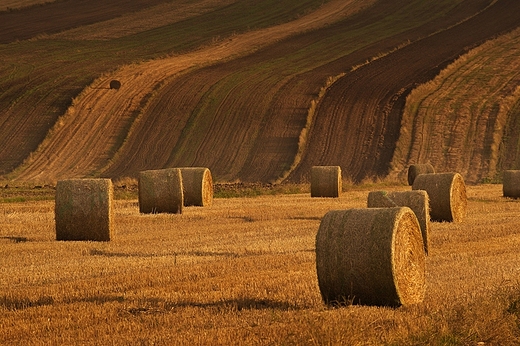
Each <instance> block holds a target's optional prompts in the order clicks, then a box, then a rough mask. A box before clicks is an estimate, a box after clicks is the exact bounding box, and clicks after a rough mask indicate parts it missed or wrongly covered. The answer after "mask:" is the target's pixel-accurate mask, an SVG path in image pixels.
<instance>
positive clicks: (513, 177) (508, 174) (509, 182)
mask: <svg viewBox="0 0 520 346" xmlns="http://www.w3.org/2000/svg"><path fill="white" fill-rule="evenodd" d="M502 193H503V196H504V197H511V198H520V171H519V170H507V171H504V174H503V177H502Z"/></svg>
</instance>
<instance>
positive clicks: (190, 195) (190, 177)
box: [179, 167, 213, 207]
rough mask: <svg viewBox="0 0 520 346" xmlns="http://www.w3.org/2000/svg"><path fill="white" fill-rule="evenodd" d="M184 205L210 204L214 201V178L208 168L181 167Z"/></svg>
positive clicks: (199, 205) (201, 205) (200, 205)
mask: <svg viewBox="0 0 520 346" xmlns="http://www.w3.org/2000/svg"><path fill="white" fill-rule="evenodd" d="M179 169H180V170H181V174H182V185H183V188H184V206H185V207H188V206H198V207H204V206H209V205H211V204H212V203H213V178H212V177H211V172H210V170H209V169H208V168H204V167H180V168H179Z"/></svg>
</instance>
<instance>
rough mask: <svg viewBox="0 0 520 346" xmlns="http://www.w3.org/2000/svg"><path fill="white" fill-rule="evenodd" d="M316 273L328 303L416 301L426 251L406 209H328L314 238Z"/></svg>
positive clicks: (421, 285)
mask: <svg viewBox="0 0 520 346" xmlns="http://www.w3.org/2000/svg"><path fill="white" fill-rule="evenodd" d="M316 270H317V276H318V285H319V288H320V292H321V295H322V298H323V300H324V302H325V303H326V304H329V305H338V304H345V303H347V304H348V303H352V304H363V305H377V306H394V307H395V306H400V305H411V304H416V303H419V302H421V301H422V300H423V298H424V291H425V253H424V249H423V240H422V236H421V230H420V228H419V223H418V221H417V218H416V216H415V214H414V213H413V211H412V210H411V209H410V208H407V207H394V208H368V209H348V210H333V211H329V212H328V213H327V214H325V216H324V217H323V219H322V221H321V224H320V227H319V229H318V233H317V235H316Z"/></svg>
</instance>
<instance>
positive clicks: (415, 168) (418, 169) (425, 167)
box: [408, 163, 435, 186]
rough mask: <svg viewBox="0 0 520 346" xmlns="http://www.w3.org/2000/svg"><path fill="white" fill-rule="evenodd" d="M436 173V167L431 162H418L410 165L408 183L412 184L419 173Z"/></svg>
mask: <svg viewBox="0 0 520 346" xmlns="http://www.w3.org/2000/svg"><path fill="white" fill-rule="evenodd" d="M430 173H435V168H433V166H432V165H431V164H429V163H424V164H416V165H411V166H410V167H408V185H410V186H412V185H413V182H414V180H415V178H416V177H417V176H418V175H419V174H430Z"/></svg>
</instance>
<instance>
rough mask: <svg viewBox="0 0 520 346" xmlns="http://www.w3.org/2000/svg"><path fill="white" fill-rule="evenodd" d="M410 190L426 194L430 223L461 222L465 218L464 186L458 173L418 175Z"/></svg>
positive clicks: (465, 199)
mask: <svg viewBox="0 0 520 346" xmlns="http://www.w3.org/2000/svg"><path fill="white" fill-rule="evenodd" d="M412 189H413V190H424V191H426V192H427V193H428V197H429V198H430V217H431V219H432V221H448V222H462V221H463V220H464V218H465V217H466V208H467V205H468V199H467V196H466V185H465V184H464V179H463V178H462V176H461V175H460V174H459V173H431V174H421V175H418V176H417V178H415V181H414V182H413V185H412Z"/></svg>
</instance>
